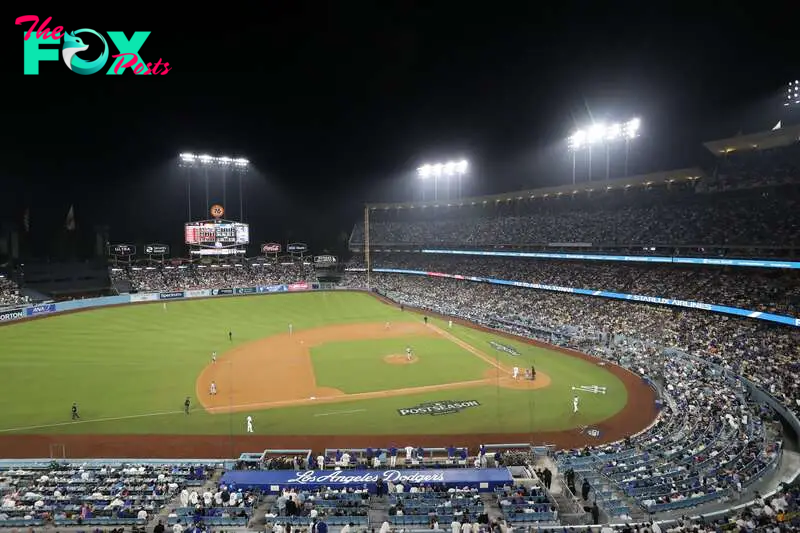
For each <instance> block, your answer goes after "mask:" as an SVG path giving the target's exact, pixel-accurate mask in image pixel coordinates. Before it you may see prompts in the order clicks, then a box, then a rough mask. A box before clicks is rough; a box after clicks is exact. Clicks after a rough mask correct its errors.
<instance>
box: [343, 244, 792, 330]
mask: <svg viewBox="0 0 800 533" xmlns="http://www.w3.org/2000/svg"><path fill="white" fill-rule="evenodd" d="M350 266H351V268H363V266H364V265H363V262H361V261H360V260H355V261H352V262H351V264H350ZM372 267H373V268H396V269H408V270H419V271H424V272H443V273H445V274H460V275H464V276H483V277H495V278H500V279H506V280H513V281H525V282H529V283H539V284H542V285H556V286H560V287H570V288H577V289H590V290H598V289H600V290H606V291H614V292H621V293H627V294H638V295H643V296H655V297H661V298H664V297H666V298H677V299H683V300H691V301H696V302H705V303H712V304H718V305H726V306H731V307H740V308H744V309H752V310H755V311H763V312H771V313H776V314H784V315H792V316H800V273H798V272H797V271H795V270H777V269H763V268H761V269H757V268H741V267H729V268H725V267H697V266H696V265H692V266H683V267H681V266H674V265H658V264H655V265H648V264H640V265H633V264H627V263H615V262H598V261H554V260H539V259H516V258H502V257H470V256H450V255H437V254H420V253H416V254H402V253H383V254H375V255H374V256H373V258H372Z"/></svg>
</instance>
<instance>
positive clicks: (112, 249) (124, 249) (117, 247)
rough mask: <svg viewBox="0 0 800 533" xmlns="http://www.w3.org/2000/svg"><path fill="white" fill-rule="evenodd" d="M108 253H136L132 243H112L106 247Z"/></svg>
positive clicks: (122, 254)
mask: <svg viewBox="0 0 800 533" xmlns="http://www.w3.org/2000/svg"><path fill="white" fill-rule="evenodd" d="M108 253H109V255H120V256H128V255H136V247H135V246H133V245H132V244H112V245H111V246H109V247H108Z"/></svg>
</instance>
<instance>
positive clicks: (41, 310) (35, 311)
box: [25, 304, 56, 316]
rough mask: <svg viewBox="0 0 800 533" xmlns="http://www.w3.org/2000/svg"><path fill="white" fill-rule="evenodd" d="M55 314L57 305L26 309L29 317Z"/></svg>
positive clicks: (43, 305) (35, 306)
mask: <svg viewBox="0 0 800 533" xmlns="http://www.w3.org/2000/svg"><path fill="white" fill-rule="evenodd" d="M55 312H56V304H41V305H34V306H33V307H28V308H26V309H25V314H26V315H27V316H38V315H46V314H49V313H55Z"/></svg>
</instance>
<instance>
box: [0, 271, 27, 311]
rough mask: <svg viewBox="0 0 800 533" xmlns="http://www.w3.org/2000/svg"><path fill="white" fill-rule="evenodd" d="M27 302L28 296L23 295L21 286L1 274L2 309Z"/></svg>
mask: <svg viewBox="0 0 800 533" xmlns="http://www.w3.org/2000/svg"><path fill="white" fill-rule="evenodd" d="M27 302H28V298H26V297H25V296H23V295H22V293H21V292H20V289H19V286H18V285H17V284H16V283H14V282H13V281H12V280H11V279H9V278H7V277H5V276H3V275H2V274H0V309H2V308H3V307H15V306H19V305H24V304H26V303H27Z"/></svg>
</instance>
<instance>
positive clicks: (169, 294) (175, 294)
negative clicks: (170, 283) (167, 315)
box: [158, 291, 186, 300]
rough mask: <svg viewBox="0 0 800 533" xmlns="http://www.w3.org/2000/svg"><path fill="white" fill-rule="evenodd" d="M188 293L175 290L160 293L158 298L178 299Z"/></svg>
mask: <svg viewBox="0 0 800 533" xmlns="http://www.w3.org/2000/svg"><path fill="white" fill-rule="evenodd" d="M185 296H186V294H185V293H184V292H183V291H174V292H162V293H159V295H158V299H159V300H177V299H179V298H184V297H185Z"/></svg>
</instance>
